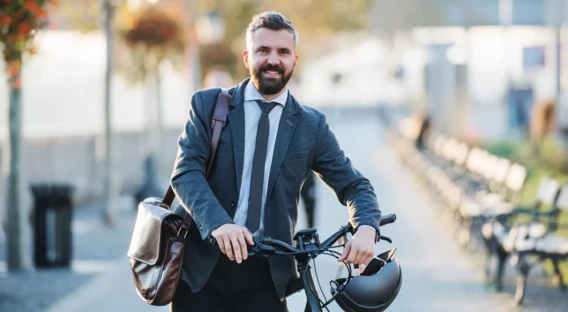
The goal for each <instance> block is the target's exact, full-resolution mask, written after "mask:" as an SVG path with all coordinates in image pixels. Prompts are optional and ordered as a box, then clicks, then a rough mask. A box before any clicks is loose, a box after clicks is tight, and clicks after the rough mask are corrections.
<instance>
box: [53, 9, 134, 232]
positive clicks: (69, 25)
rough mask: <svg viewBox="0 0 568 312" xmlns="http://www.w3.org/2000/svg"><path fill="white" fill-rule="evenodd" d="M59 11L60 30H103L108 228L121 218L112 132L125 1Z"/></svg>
mask: <svg viewBox="0 0 568 312" xmlns="http://www.w3.org/2000/svg"><path fill="white" fill-rule="evenodd" d="M58 1H60V3H59V6H58V7H59V10H58V11H57V12H55V14H54V17H55V19H57V20H58V21H59V22H60V23H61V25H57V26H58V27H60V28H64V29H72V30H78V31H81V32H83V33H87V32H91V31H96V30H99V29H100V28H101V25H100V21H101V20H102V22H103V23H102V30H103V32H104V36H105V42H106V51H105V52H106V65H105V78H104V79H105V80H104V96H103V99H104V102H103V107H104V131H103V135H102V136H101V137H100V140H101V141H102V142H103V144H100V145H98V146H101V148H102V149H103V151H102V153H101V154H103V155H104V159H103V160H102V164H101V165H102V166H101V167H102V168H101V170H100V173H101V175H102V186H103V198H104V206H103V209H102V211H101V217H102V220H103V222H104V224H105V225H107V226H113V225H114V224H115V223H116V219H117V215H118V207H117V205H118V189H119V185H118V179H117V172H116V164H115V162H116V161H115V155H114V132H113V128H112V112H111V104H112V103H111V94H112V77H113V75H112V74H113V72H114V63H115V62H114V55H113V49H114V39H115V32H114V28H115V27H114V15H115V11H116V8H117V6H118V5H119V4H120V3H121V2H124V1H122V0H58Z"/></svg>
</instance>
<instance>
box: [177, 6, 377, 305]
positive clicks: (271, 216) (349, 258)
mask: <svg viewBox="0 0 568 312" xmlns="http://www.w3.org/2000/svg"><path fill="white" fill-rule="evenodd" d="M297 45H298V34H297V32H296V30H295V28H294V25H293V24H292V22H290V21H289V20H287V19H286V17H284V15H282V14H280V13H277V12H264V13H262V14H259V15H256V16H254V17H253V19H252V22H251V23H250V25H249V27H248V29H247V36H246V49H245V50H244V51H243V60H244V63H245V66H246V67H247V68H248V70H249V72H250V78H247V79H245V80H244V81H243V82H241V83H240V84H239V85H237V86H235V87H234V88H232V89H230V90H229V93H230V94H231V96H232V98H231V102H230V111H229V115H228V123H227V125H226V126H225V127H224V128H223V131H222V133H221V137H220V140H219V145H218V149H217V152H216V154H215V159H214V160H213V165H212V167H211V171H210V174H209V177H208V178H206V177H205V165H206V164H205V163H206V160H207V158H208V156H209V140H210V139H211V136H212V133H211V128H210V126H209V125H210V122H209V121H210V120H211V117H212V114H213V107H214V105H215V103H216V100H217V97H218V95H219V93H220V91H221V90H220V89H219V88H213V89H207V90H203V91H199V92H196V93H195V94H194V95H193V98H192V101H191V107H190V109H189V116H188V119H187V122H186V124H185V128H184V131H183V133H182V134H181V136H180V138H179V142H178V146H179V148H178V156H177V160H176V163H175V167H174V171H173V173H172V178H171V183H172V186H173V189H174V191H175V193H176V196H177V198H178V200H179V202H180V207H178V210H177V211H176V212H177V213H179V214H185V213H190V214H191V216H192V217H193V219H194V221H195V222H194V225H193V226H192V228H191V229H190V231H189V233H188V235H187V239H186V244H187V246H186V252H185V255H184V264H183V269H182V281H180V284H179V285H178V288H177V291H176V295H175V298H174V300H173V302H172V304H171V310H172V311H175V312H182V311H187V312H189V311H243V312H244V311H247V312H250V311H286V310H287V307H286V300H285V295H286V293H285V291H286V286H287V284H288V283H289V282H290V281H291V280H293V279H294V278H296V276H297V271H296V267H295V265H294V259H293V257H292V256H278V257H271V258H270V259H269V260H266V259H260V258H256V257H250V258H249V257H248V255H247V246H249V245H252V244H253V240H252V237H253V236H258V237H263V236H269V237H273V238H277V239H280V240H282V241H285V242H287V243H292V236H293V233H294V231H295V225H296V218H297V215H298V211H297V210H298V207H297V206H298V202H299V196H300V190H301V187H302V184H303V183H304V182H305V180H306V178H307V177H308V175H309V173H310V171H311V170H313V171H314V172H315V173H317V174H318V176H319V177H320V178H321V179H322V181H323V182H324V183H325V184H327V185H328V186H329V187H330V189H331V190H333V192H334V193H335V195H336V196H337V198H338V199H339V201H340V202H341V203H342V204H343V205H345V206H347V208H348V209H349V216H350V218H349V222H350V223H351V224H352V225H353V227H354V229H356V232H355V235H354V236H353V238H352V240H351V241H350V242H349V243H348V245H347V246H346V248H345V250H344V253H343V255H342V257H341V258H340V259H339V260H340V261H346V262H348V263H356V264H365V265H366V264H368V263H369V262H370V261H371V259H372V258H373V253H374V246H375V243H376V241H377V239H378V237H379V235H378V234H379V233H378V231H379V220H380V216H381V212H380V210H379V208H378V204H377V199H376V196H375V193H374V190H373V187H372V186H371V184H370V182H369V181H368V180H367V179H366V178H365V177H363V176H362V175H361V174H360V173H359V172H358V171H357V170H356V169H355V168H354V167H353V165H352V163H351V161H350V160H349V158H347V157H346V156H345V155H344V153H343V151H342V150H341V148H340V147H339V144H338V142H337V140H336V138H335V135H334V134H333V133H332V132H331V130H330V129H329V126H328V125H327V122H326V119H325V115H323V114H322V113H321V112H319V111H317V110H315V109H312V108H309V107H306V106H303V105H300V104H299V103H298V102H297V101H296V100H295V99H294V97H293V96H292V95H291V94H290V92H289V91H288V87H287V85H288V81H289V80H290V78H291V77H292V74H293V72H294V68H295V66H296V64H297V62H298V55H297V54H296V47H297ZM211 242H214V243H215V244H212V243H211Z"/></svg>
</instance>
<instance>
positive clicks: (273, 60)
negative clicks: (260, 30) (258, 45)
mask: <svg viewBox="0 0 568 312" xmlns="http://www.w3.org/2000/svg"><path fill="white" fill-rule="evenodd" d="M279 62H280V60H279V59H278V54H277V53H276V52H272V53H270V55H269V56H268V63H269V64H278V63H279Z"/></svg>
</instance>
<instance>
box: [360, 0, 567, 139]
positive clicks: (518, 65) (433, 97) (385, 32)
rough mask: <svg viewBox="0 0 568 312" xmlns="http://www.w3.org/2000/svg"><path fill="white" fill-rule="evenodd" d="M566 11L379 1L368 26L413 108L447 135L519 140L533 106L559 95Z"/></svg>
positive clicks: (515, 2)
mask: <svg viewBox="0 0 568 312" xmlns="http://www.w3.org/2000/svg"><path fill="white" fill-rule="evenodd" d="M566 11H568V3H567V1H564V0H547V1H542V0H476V1H467V0H455V1H446V0H420V1H415V0H397V1H392V0H385V1H374V2H373V5H372V9H371V12H370V23H371V25H372V27H373V30H374V31H375V33H377V34H378V35H379V36H380V37H381V38H385V39H386V40H387V41H388V42H390V44H391V48H392V51H393V53H392V55H393V58H394V61H395V62H397V63H399V64H400V67H401V68H402V72H403V73H404V75H403V76H401V77H400V78H401V81H402V82H403V83H404V85H405V86H406V90H408V91H409V104H410V105H411V106H412V107H413V108H414V109H415V110H426V111H428V112H429V113H430V114H431V116H432V120H433V123H434V125H435V126H436V127H437V128H438V129H439V130H441V131H444V132H447V133H449V134H452V135H463V136H468V137H474V138H482V139H489V140H496V139H503V138H519V137H520V136H521V135H522V134H521V133H522V131H521V130H522V129H520V128H523V127H525V126H526V123H527V116H528V112H530V105H532V103H533V102H534V101H535V100H539V99H560V98H562V93H563V92H564V93H565V90H564V89H565V88H563V86H562V84H561V81H563V80H564V81H567V79H568V72H566V71H565V70H564V71H562V70H561V65H560V63H561V62H560V60H561V59H562V58H566V53H567V51H566V50H560V48H558V47H559V46H560V44H561V43H563V42H568V32H567V31H566V29H565V27H564V29H563V28H562V25H564V26H565V24H566V21H567V19H568V13H567V12H566ZM566 105H568V103H564V104H561V105H560V106H559V108H560V109H561V110H562V109H565V106H566Z"/></svg>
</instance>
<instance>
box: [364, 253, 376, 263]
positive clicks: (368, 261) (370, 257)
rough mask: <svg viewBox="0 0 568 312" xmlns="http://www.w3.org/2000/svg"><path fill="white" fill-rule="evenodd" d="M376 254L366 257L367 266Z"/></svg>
mask: <svg viewBox="0 0 568 312" xmlns="http://www.w3.org/2000/svg"><path fill="white" fill-rule="evenodd" d="M373 258H374V256H373V254H371V255H370V256H369V257H367V259H365V262H364V264H365V265H366V266H367V265H369V263H371V261H372V260H373Z"/></svg>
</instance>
